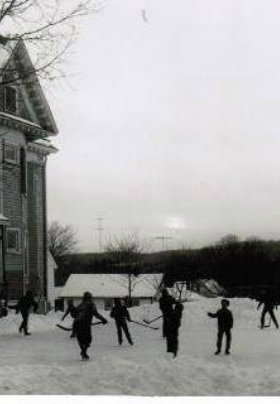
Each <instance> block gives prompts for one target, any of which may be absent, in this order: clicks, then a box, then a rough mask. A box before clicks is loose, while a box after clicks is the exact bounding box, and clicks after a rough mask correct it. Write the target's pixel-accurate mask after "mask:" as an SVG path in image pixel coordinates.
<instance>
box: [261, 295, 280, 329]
mask: <svg viewBox="0 0 280 404" xmlns="http://www.w3.org/2000/svg"><path fill="white" fill-rule="evenodd" d="M262 305H263V310H262V314H261V329H263V328H264V323H265V316H266V314H267V313H268V314H269V315H270V317H271V320H272V321H273V323H274V325H275V327H276V328H277V329H278V328H279V325H278V322H277V320H276V317H275V314H274V308H275V306H276V304H275V301H274V299H273V296H272V294H271V293H269V292H267V293H265V294H264V295H262V296H261V298H260V302H259V305H258V310H259V308H260V307H261V306H262Z"/></svg>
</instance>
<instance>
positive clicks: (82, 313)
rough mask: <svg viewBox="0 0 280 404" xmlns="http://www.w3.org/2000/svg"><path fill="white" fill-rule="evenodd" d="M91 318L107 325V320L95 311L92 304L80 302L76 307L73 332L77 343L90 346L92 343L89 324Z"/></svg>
mask: <svg viewBox="0 0 280 404" xmlns="http://www.w3.org/2000/svg"><path fill="white" fill-rule="evenodd" d="M93 316H94V317H96V318H98V319H99V320H101V321H102V322H103V323H104V324H106V323H107V320H106V319H105V318H104V317H103V316H101V314H99V313H98V311H97V310H96V307H95V305H94V303H92V302H82V303H81V304H80V305H79V306H78V307H77V314H76V317H75V320H74V324H73V330H74V331H75V332H76V335H77V338H78V341H79V343H82V344H85V345H90V343H91V341H92V336H91V322H92V317H93Z"/></svg>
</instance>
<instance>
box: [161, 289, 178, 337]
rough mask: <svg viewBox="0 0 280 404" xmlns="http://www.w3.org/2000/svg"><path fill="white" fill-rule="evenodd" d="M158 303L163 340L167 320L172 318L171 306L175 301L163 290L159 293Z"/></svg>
mask: <svg viewBox="0 0 280 404" xmlns="http://www.w3.org/2000/svg"><path fill="white" fill-rule="evenodd" d="M158 302H159V308H160V310H161V312H162V317H163V321H162V336H163V338H165V337H166V329H167V323H168V319H169V318H170V317H171V316H172V313H173V304H175V299H174V297H172V296H170V294H169V293H168V291H167V289H163V291H162V292H161V297H160V299H159V301H158Z"/></svg>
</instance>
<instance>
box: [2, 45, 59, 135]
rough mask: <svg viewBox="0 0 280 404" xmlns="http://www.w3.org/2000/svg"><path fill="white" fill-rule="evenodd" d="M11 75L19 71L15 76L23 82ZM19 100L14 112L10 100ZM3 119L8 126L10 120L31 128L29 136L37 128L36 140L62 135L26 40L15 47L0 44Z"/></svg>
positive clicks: (34, 132)
mask: <svg viewBox="0 0 280 404" xmlns="http://www.w3.org/2000/svg"><path fill="white" fill-rule="evenodd" d="M4 48H5V49H4ZM7 55H9V57H8V56H7ZM11 72H13V73H14V72H16V74H14V76H15V75H16V77H19V79H18V80H14V77H11V75H12V73H11ZM1 82H2V85H1ZM15 94H16V95H15ZM15 98H16V104H17V105H16V110H13V108H11V106H10V107H9V105H7V99H8V101H9V102H10V103H12V102H15ZM3 113H4V115H3ZM1 117H2V119H1ZM0 119H1V120H2V123H4V124H5V123H6V121H7V119H9V120H10V121H16V122H17V125H22V126H24V124H25V128H22V129H24V130H25V129H27V126H28V125H29V130H26V132H27V134H28V133H31V132H32V130H31V129H32V127H33V128H34V131H33V135H35V136H34V137H35V138H38V137H46V136H50V135H55V134H57V132H58V131H57V127H56V123H55V120H54V117H53V115H52V113H51V110H50V107H49V105H48V103H47V100H46V98H45V95H44V93H43V91H42V88H41V85H40V82H39V80H38V77H37V75H36V69H35V68H34V66H33V64H32V62H31V59H30V57H29V54H28V52H27V49H26V46H25V44H24V42H23V41H22V40H19V41H18V43H17V44H16V46H14V48H12V47H11V46H10V44H9V42H7V43H6V45H3V44H1V45H0ZM3 119H4V122H3ZM39 129H40V130H41V132H40V130H39Z"/></svg>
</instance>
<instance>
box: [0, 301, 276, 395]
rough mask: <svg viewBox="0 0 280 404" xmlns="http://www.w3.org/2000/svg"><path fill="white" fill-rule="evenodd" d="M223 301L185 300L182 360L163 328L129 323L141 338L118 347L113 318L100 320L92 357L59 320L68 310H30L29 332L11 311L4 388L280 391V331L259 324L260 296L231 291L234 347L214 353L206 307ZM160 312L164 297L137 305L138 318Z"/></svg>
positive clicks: (0, 330)
mask: <svg viewBox="0 0 280 404" xmlns="http://www.w3.org/2000/svg"><path fill="white" fill-rule="evenodd" d="M219 302H220V299H207V298H201V297H198V296H196V300H194V301H192V302H187V303H186V304H185V310H184V317H183V322H182V327H181V332H180V350H179V356H178V357H177V359H175V360H174V359H173V357H172V355H170V354H167V353H166V347H165V341H164V340H163V339H162V338H161V330H157V331H156V330H149V329H147V328H144V327H141V326H140V325H136V324H130V325H129V326H130V329H131V334H132V336H133V338H134V341H135V345H134V346H133V347H131V346H129V345H128V344H127V343H126V342H125V343H124V344H123V346H122V347H119V346H118V344H117V336H116V330H115V325H114V322H113V321H112V320H109V324H108V325H104V326H103V325H98V326H95V327H94V328H93V334H94V342H93V345H92V347H91V348H90V350H89V354H90V356H91V359H90V361H88V362H82V361H81V360H80V356H79V348H78V345H77V342H76V340H73V339H70V338H69V333H67V332H65V331H61V330H59V329H58V328H57V327H55V324H56V323H57V322H58V321H59V319H60V318H61V313H59V314H58V313H49V314H48V315H47V316H39V315H31V318H30V330H31V331H32V335H31V336H29V337H24V336H22V335H20V334H19V333H18V327H19V324H20V316H16V315H15V314H13V312H11V313H10V314H9V316H8V317H6V318H4V319H1V320H0V363H1V366H0V380H1V383H0V394H81V395H85V394H98V395H107V394H109V395H117V394H125V395H151V396H155V395H158V396H159V395H160V396H162V395H175V396H178V395H185V396H186V395H200V396H204V395H280V382H279V380H280V367H279V364H280V332H279V331H278V330H275V329H274V328H273V326H271V327H270V328H266V329H264V330H260V329H259V328H258V324H259V316H260V312H257V311H256V306H257V304H256V302H253V301H251V300H249V299H231V309H232V311H233V314H234V318H235V325H234V331H233V344H232V355H231V356H230V357H227V356H225V355H221V356H218V357H217V356H214V355H213V353H214V351H215V340H216V320H214V319H210V318H208V317H207V316H206V313H207V311H215V310H216V309H217V308H219ZM159 314H160V313H159V311H158V307H157V304H154V305H151V306H144V307H141V308H133V309H131V317H132V318H133V319H135V320H143V319H144V318H145V319H149V318H150V319H151V318H153V317H156V315H159ZM276 314H277V312H276ZM105 316H107V318H108V313H106V314H105ZM108 319H109V318H108ZM64 323H65V325H67V324H70V323H71V322H70V319H69V320H68V322H67V321H66V320H65V321H64ZM64 323H63V324H64ZM153 325H155V326H159V327H160V326H161V320H158V321H157V322H155V323H154V324H153Z"/></svg>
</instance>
